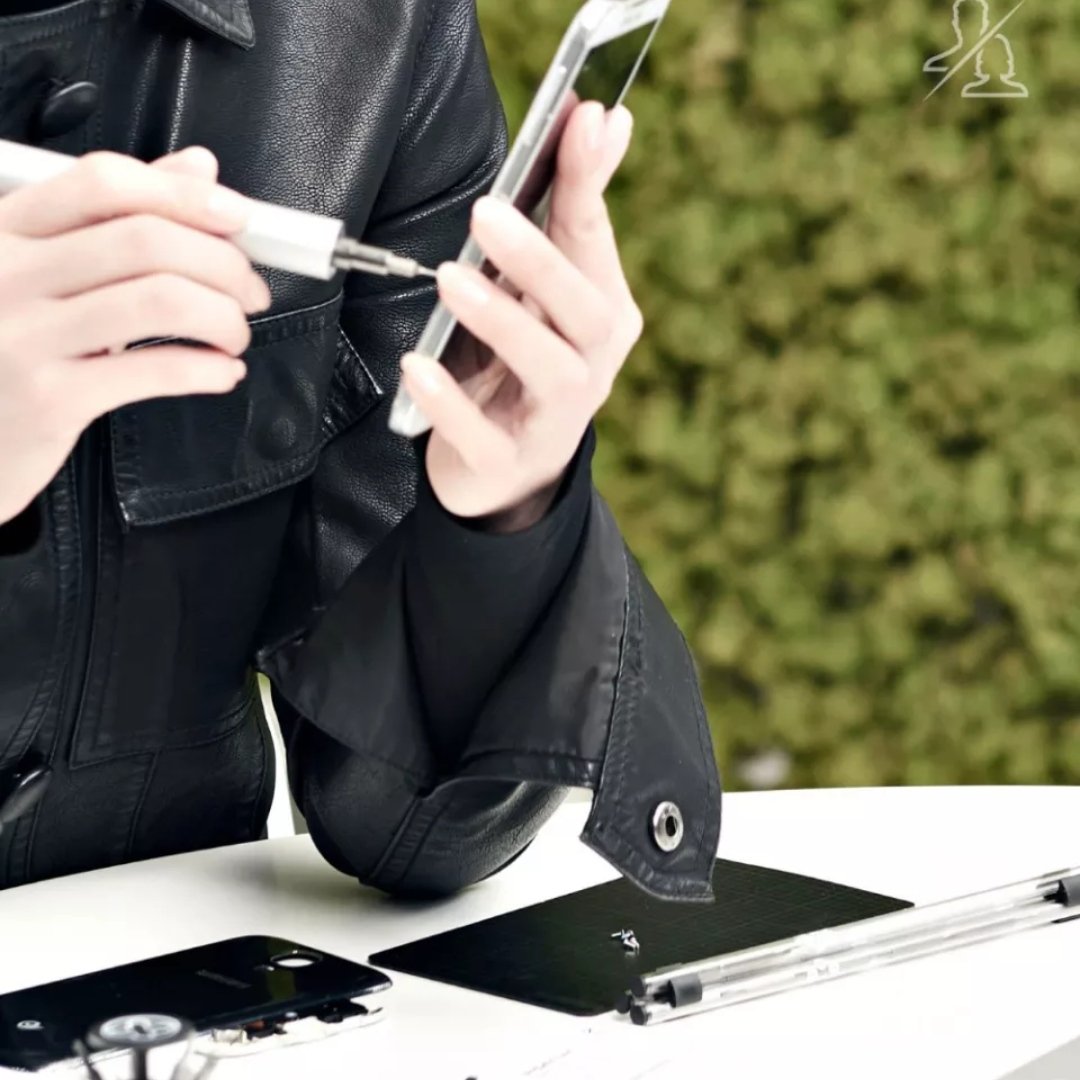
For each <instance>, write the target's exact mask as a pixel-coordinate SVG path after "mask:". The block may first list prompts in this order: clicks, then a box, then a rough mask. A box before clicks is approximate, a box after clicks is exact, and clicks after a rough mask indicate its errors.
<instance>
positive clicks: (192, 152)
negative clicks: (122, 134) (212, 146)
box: [153, 146, 218, 181]
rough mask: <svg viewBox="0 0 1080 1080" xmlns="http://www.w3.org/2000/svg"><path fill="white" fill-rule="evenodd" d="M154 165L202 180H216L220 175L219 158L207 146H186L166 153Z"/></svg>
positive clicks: (165, 170) (156, 167)
mask: <svg viewBox="0 0 1080 1080" xmlns="http://www.w3.org/2000/svg"><path fill="white" fill-rule="evenodd" d="M153 167H154V168H155V169H161V170H163V171H164V172H171V173H181V174H182V175H184V176H197V177H199V179H201V180H210V181H215V180H217V177H218V160H217V158H216V157H215V156H214V154H213V152H212V151H210V150H207V149H206V147H205V146H186V147H184V149H183V150H177V151H176V152H175V153H172V154H166V155H165V156H164V157H160V158H158V159H157V161H155V162H154V163H153Z"/></svg>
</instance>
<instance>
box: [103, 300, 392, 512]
mask: <svg viewBox="0 0 1080 1080" xmlns="http://www.w3.org/2000/svg"><path fill="white" fill-rule="evenodd" d="M340 309H341V297H340V295H339V296H336V297H334V298H333V299H332V300H328V301H326V302H324V303H321V304H318V305H316V306H313V307H309V308H305V309H303V310H300V311H292V312H287V313H285V314H282V315H275V316H270V317H268V318H265V319H259V320H257V321H255V322H254V323H252V340H251V346H250V347H249V349H248V351H247V352H246V353H245V354H244V359H245V361H246V363H247V367H248V374H247V377H246V378H245V379H244V380H243V382H241V383H240V385H239V386H238V387H237V388H236V389H235V390H234V391H232V393H229V394H225V395H222V396H220V397H218V396H214V395H199V396H195V397H183V398H162V399H159V400H156V401H148V402H143V403H140V404H138V405H133V406H130V407H128V408H125V409H121V410H119V411H117V412H116V413H114V414H113V415H112V417H111V424H112V436H113V437H112V464H113V483H114V486H115V491H116V498H117V502H118V504H119V507H120V512H121V514H122V516H123V518H124V521H125V522H126V523H127V524H128V525H137V526H138V525H156V524H161V523H163V522H167V521H175V520H177V519H180V518H185V517H191V516H194V515H196V514H202V513H206V512H208V511H210V510H216V509H220V508H222V507H225V506H231V505H234V504H236V503H240V502H244V501H246V500H248V499H251V498H254V497H256V496H258V495H260V494H263V493H265V492H268V491H273V490H275V489H277V488H281V487H286V486H287V485H289V484H292V483H296V482H297V481H299V480H301V479H303V478H304V477H305V476H307V475H308V474H310V473H311V472H312V470H313V469H314V468H315V464H316V461H317V460H318V456H319V451H320V450H321V449H322V447H323V446H324V445H325V444H326V443H327V442H328V441H329V440H330V439H331V438H333V437H334V436H335V435H336V434H337V433H338V432H340V431H341V430H343V429H344V428H345V427H347V426H348V425H349V424H351V423H355V422H356V421H357V420H358V419H359V418H360V417H361V416H362V415H364V414H365V413H366V412H368V411H370V409H371V408H373V407H374V406H375V405H376V404H377V403H378V401H379V399H380V398H381V396H382V389H381V388H380V387H379V386H378V384H377V383H376V382H375V380H374V379H373V378H372V376H371V374H370V372H369V371H368V369H367V368H366V366H365V365H364V363H363V361H362V360H361V359H360V357H359V355H358V354H357V353H356V351H355V349H353V347H352V345H351V343H350V342H349V341H348V340H347V339H346V337H345V335H344V334H343V333H342V332H341V330H340V327H339V323H338V316H339V313H340Z"/></svg>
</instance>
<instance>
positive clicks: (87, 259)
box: [28, 214, 270, 313]
mask: <svg viewBox="0 0 1080 1080" xmlns="http://www.w3.org/2000/svg"><path fill="white" fill-rule="evenodd" d="M28 243H30V244H32V245H33V248H32V251H33V257H32V259H31V260H30V261H31V263H32V266H31V267H30V268H29V269H28V272H30V273H33V272H34V268H38V275H39V276H40V277H41V280H42V282H43V284H44V287H45V290H46V295H49V296H55V297H64V296H71V295H73V294H75V293H81V292H85V291H86V290H88V289H96V288H100V287H101V286H103V285H110V284H113V283H115V282H119V281H126V280H128V279H131V278H136V277H142V276H144V275H147V274H177V275H179V276H181V277H185V278H188V279H189V280H191V281H195V282H199V283H201V284H203V285H206V286H208V287H209V288H211V289H216V290H218V291H219V292H222V293H225V294H227V295H229V296H231V297H232V298H233V299H235V300H236V301H237V302H238V303H239V304H240V305H241V306H242V307H243V308H244V310H245V311H247V312H249V313H254V312H256V311H262V310H264V309H266V308H267V307H269V306H270V290H269V289H268V288H267V286H266V283H265V282H264V281H263V279H262V278H261V277H259V275H258V274H257V273H256V272H255V271H254V270H253V269H252V268H251V263H250V262H249V261H248V259H247V257H246V256H245V255H244V254H243V252H242V251H241V250H240V249H239V248H238V247H237V246H236V245H235V244H233V243H232V242H231V241H229V240H226V239H223V238H221V237H218V236H211V235H210V234H209V233H206V232H203V231H202V230H200V229H192V228H189V227H188V226H186V225H177V224H176V222H174V221H169V220H167V219H166V218H160V217H154V216H153V215H151V214H134V215H132V216H130V217H122V218H116V219H114V220H112V221H105V222H102V223H101V224H99V225H91V226H89V227H87V228H85V229H76V230H75V231H73V232H68V233H64V234H62V235H61V236H55V237H51V238H49V239H47V240H37V241H28Z"/></svg>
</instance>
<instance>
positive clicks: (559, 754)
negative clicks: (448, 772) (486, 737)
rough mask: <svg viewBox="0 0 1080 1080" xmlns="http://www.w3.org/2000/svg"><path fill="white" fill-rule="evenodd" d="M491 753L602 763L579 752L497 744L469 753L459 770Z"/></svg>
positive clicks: (583, 762) (449, 777)
mask: <svg viewBox="0 0 1080 1080" xmlns="http://www.w3.org/2000/svg"><path fill="white" fill-rule="evenodd" d="M493 754H510V755H512V756H514V757H528V758H546V759H549V760H551V761H573V762H577V763H578V764H581V765H589V766H592V767H593V768H595V767H597V766H598V765H600V764H601V763H602V759H599V758H587V757H582V756H581V755H580V754H571V753H568V752H565V751H558V750H519V749H517V748H515V747H513V746H498V747H495V748H494V749H492V750H487V749H484V750H478V751H477V752H476V753H475V754H470V755H469V756H468V757H467V758H464V759H463V760H462V762H461V765H460V766H459V769H460V770H464V769H465V768H466V767H467V766H469V765H472V764H473V763H474V762H476V761H482V760H483V759H484V758H486V757H490V756H491V755H493ZM446 779H448V780H452V779H454V776H448V777H446Z"/></svg>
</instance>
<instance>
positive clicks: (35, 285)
mask: <svg viewBox="0 0 1080 1080" xmlns="http://www.w3.org/2000/svg"><path fill="white" fill-rule="evenodd" d="M216 180H217V161H216V160H215V158H214V156H213V155H212V154H211V153H210V152H209V151H207V150H204V149H202V148H198V147H196V148H191V149H188V150H183V151H181V152H179V153H177V154H172V155H170V156H169V157H166V158H162V159H160V160H159V161H157V162H155V163H154V164H153V165H146V164H143V163H141V162H138V161H136V160H134V159H132V158H126V157H123V156H120V155H117V154H107V153H101V154H89V155H87V156H86V157H84V158H82V159H80V161H79V162H78V163H77V164H76V165H74V166H73V167H72V168H71V169H69V170H68V171H67V172H66V173H64V174H63V175H61V176H58V177H56V178H55V179H53V180H49V181H47V182H45V183H41V184H35V185H33V186H30V187H26V188H22V189H20V190H18V191H15V192H13V193H11V194H10V195H7V196H4V197H2V198H0V462H2V463H3V465H2V469H0V525H2V524H4V523H5V522H7V521H10V520H12V519H13V518H15V517H16V516H18V515H19V514H20V513H21V512H22V511H23V510H24V509H26V507H27V506H29V505H30V503H32V502H33V500H34V499H35V498H36V497H37V495H38V494H39V493H40V492H41V491H42V490H43V489H44V488H45V487H46V486H47V485H48V484H49V482H50V481H51V480H52V478H53V477H54V476H55V475H56V473H57V472H58V471H59V469H60V467H61V466H62V465H63V463H64V461H65V460H66V459H67V457H68V455H69V454H70V453H71V451H72V449H73V448H74V446H75V443H76V442H77V441H78V438H79V435H80V434H81V433H82V431H83V430H84V429H85V428H86V427H88V426H89V424H90V423H91V422H92V421H93V420H95V419H96V418H97V417H99V416H103V415H104V414H105V413H108V412H110V411H112V410H113V409H117V408H119V407H121V406H123V405H130V404H131V403H133V402H136V401H145V400H147V399H149V398H160V397H176V396H180V395H185V394H225V393H228V392H229V391H231V390H232V389H233V388H234V387H235V386H236V385H237V383H238V382H239V381H240V380H241V379H242V378H243V377H244V375H245V373H246V368H245V366H244V364H243V362H242V361H241V360H239V359H237V357H239V355H240V354H241V353H242V352H243V351H244V350H245V349H246V348H247V346H248V344H249V342H250V340H251V332H250V329H249V327H248V322H247V315H248V314H253V313H254V312H256V311H262V310H265V309H266V308H267V307H269V306H270V291H269V289H268V288H267V286H266V283H265V282H264V281H263V280H262V278H260V277H259V276H258V274H256V273H255V271H254V270H253V269H252V267H251V263H250V262H249V261H248V259H247V257H246V256H245V255H244V254H243V253H242V252H241V251H240V249H239V248H238V247H236V245H235V244H233V243H231V242H230V241H229V240H227V239H225V237H227V236H228V235H230V234H231V233H235V232H237V231H239V230H240V229H242V228H243V226H244V224H245V222H246V220H247V214H248V203H247V200H245V199H244V198H243V197H242V196H241V195H238V194H237V193H236V192H233V191H230V190H229V189H227V188H224V187H221V186H220V185H218V184H217V183H216ZM153 338H181V339H186V340H193V341H198V342H204V343H205V344H206V345H207V346H208V348H195V347H186V346H181V345H158V346H151V347H147V348H140V349H134V350H130V351H127V352H125V351H123V350H124V347H125V346H126V345H128V344H130V343H132V342H137V341H143V340H147V339H153Z"/></svg>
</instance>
